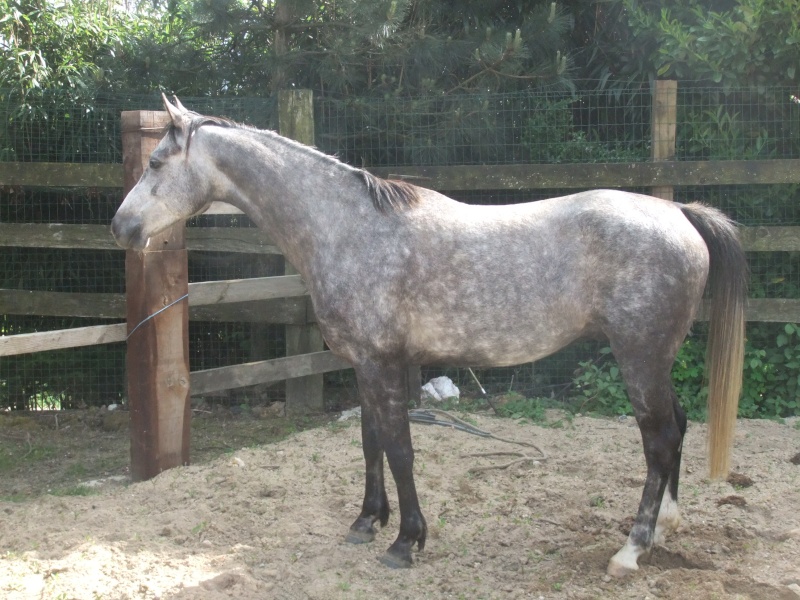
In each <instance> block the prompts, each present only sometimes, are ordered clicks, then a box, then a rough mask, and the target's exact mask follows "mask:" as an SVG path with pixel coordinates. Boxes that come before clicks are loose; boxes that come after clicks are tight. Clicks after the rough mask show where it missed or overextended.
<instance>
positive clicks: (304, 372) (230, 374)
mask: <svg viewBox="0 0 800 600" xmlns="http://www.w3.org/2000/svg"><path fill="white" fill-rule="evenodd" d="M350 367H351V365H350V363H348V362H347V361H345V360H342V359H341V358H339V357H337V356H335V355H334V354H333V353H332V352H330V351H323V352H313V353H311V354H300V355H297V356H287V357H285V358H275V359H272V360H264V361H258V362H252V363H245V364H241V365H233V366H230V367H219V368H216V369H207V370H205V371H195V372H194V373H192V374H191V386H192V395H202V394H208V393H210V392H217V391H220V390H227V389H232V388H237V387H245V386H248V385H256V384H259V383H270V382H273V381H282V380H284V379H290V378H295V377H307V376H309V375H317V374H321V373H327V372H329V371H339V370H340V369H349V368H350Z"/></svg>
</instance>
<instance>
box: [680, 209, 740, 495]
mask: <svg viewBox="0 0 800 600" xmlns="http://www.w3.org/2000/svg"><path fill="white" fill-rule="evenodd" d="M681 210H682V211H683V214H684V215H685V216H686V218H687V219H688V220H689V222H690V223H691V224H692V225H693V226H694V228H695V229H697V231H698V233H700V235H701V236H702V238H703V240H704V241H705V243H706V246H707V247H708V253H709V258H710V264H709V276H708V284H707V286H708V290H709V291H710V296H711V299H710V301H709V305H708V317H709V327H708V347H707V350H706V378H707V380H708V461H709V469H710V473H711V477H712V478H714V479H719V478H722V477H725V476H727V474H728V471H729V469H730V455H731V446H732V444H733V435H734V429H735V425H736V414H737V410H738V406H739V394H740V393H741V390H742V369H743V363H744V339H745V333H744V323H745V316H744V310H745V303H746V301H747V280H748V269H747V262H746V259H745V255H744V250H743V248H742V244H741V243H740V241H739V237H738V235H737V231H736V226H735V225H734V223H733V221H731V220H730V219H729V218H728V217H726V216H725V215H724V214H722V213H721V212H720V211H718V210H716V209H714V208H711V207H708V206H705V205H703V204H697V203H693V204H685V205H681Z"/></svg>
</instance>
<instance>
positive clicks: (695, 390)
mask: <svg viewBox="0 0 800 600" xmlns="http://www.w3.org/2000/svg"><path fill="white" fill-rule="evenodd" d="M580 367H581V368H580V370H579V371H578V373H577V375H576V376H575V377H574V378H573V384H574V387H575V390H577V392H578V394H579V397H580V398H581V400H582V404H581V405H580V408H579V409H580V410H581V411H589V412H592V411H593V412H598V413H601V414H606V415H629V414H631V413H632V409H631V406H630V402H629V401H628V396H627V392H626V389H625V384H624V382H623V380H622V375H621V373H620V369H619V366H618V365H617V363H616V361H615V360H614V358H613V356H612V355H611V349H610V348H608V347H605V348H603V349H602V350H601V351H600V354H599V355H598V356H597V357H596V358H595V360H592V361H584V362H581V363H580ZM704 370H705V342H704V341H703V342H701V341H698V340H697V338H695V337H691V338H689V339H688V340H686V341H685V342H684V343H683V345H682V346H681V348H680V350H679V352H678V356H677V358H676V360H675V364H674V366H673V369H672V382H673V385H674V386H675V391H676V393H677V396H678V400H679V401H680V403H681V406H683V408H684V410H685V411H686V414H687V416H688V417H689V418H690V419H692V420H700V421H702V420H705V417H706V400H707V397H708V388H707V387H706V386H705V385H704V382H703V377H704ZM798 414H800V325H796V324H792V323H787V324H785V325H782V326H781V329H780V330H779V331H778V333H776V330H775V326H774V325H773V324H762V325H758V326H754V327H751V328H750V331H749V336H748V341H747V343H746V345H745V361H744V374H743V381H742V395H741V398H740V400H739V417H743V418H780V417H788V416H793V415H798Z"/></svg>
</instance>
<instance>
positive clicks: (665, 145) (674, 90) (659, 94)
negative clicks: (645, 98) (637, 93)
mask: <svg viewBox="0 0 800 600" xmlns="http://www.w3.org/2000/svg"><path fill="white" fill-rule="evenodd" d="M677 109H678V82H677V81H674V80H664V81H656V82H655V87H654V88H653V109H652V123H651V134H652V147H651V149H650V156H651V158H652V159H653V161H660V160H673V159H674V158H675V129H676V125H677V121H678V110H677ZM672 192H673V187H672V186H671V185H661V186H656V187H653V188H651V190H650V193H651V194H652V195H653V196H655V197H657V198H664V199H665V200H672Z"/></svg>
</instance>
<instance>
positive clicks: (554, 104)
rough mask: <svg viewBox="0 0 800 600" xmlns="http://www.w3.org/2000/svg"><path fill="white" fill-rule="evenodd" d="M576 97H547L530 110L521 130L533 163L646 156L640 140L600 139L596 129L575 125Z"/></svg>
mask: <svg viewBox="0 0 800 600" xmlns="http://www.w3.org/2000/svg"><path fill="white" fill-rule="evenodd" d="M579 101H580V99H579V98H564V99H561V100H547V101H545V102H543V103H542V104H541V105H540V106H537V108H536V110H533V111H532V112H531V114H532V116H531V117H529V118H528V120H527V122H526V124H525V129H524V131H523V132H522V141H523V144H525V146H526V147H527V148H528V151H529V152H530V160H531V161H532V162H535V163H581V162H586V163H599V162H634V161H639V160H643V159H644V158H646V157H647V150H646V149H645V148H644V146H643V144H642V142H641V141H639V142H638V145H637V143H636V142H633V141H628V140H624V139H623V140H620V139H605V140H603V139H601V137H602V136H600V135H599V134H598V133H597V131H594V130H590V131H586V130H584V129H581V128H579V127H577V126H576V125H575V122H574V117H573V114H572V107H573V106H574V105H575V104H576V103H579Z"/></svg>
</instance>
